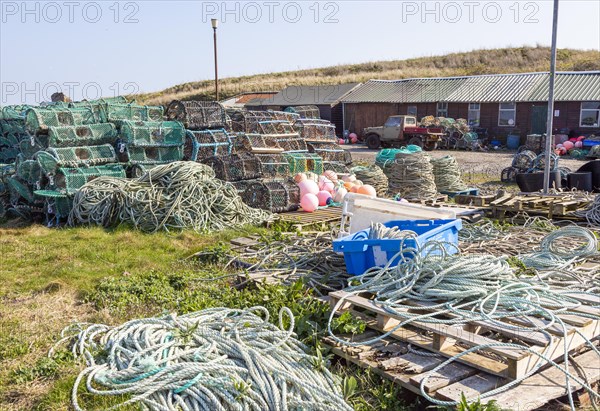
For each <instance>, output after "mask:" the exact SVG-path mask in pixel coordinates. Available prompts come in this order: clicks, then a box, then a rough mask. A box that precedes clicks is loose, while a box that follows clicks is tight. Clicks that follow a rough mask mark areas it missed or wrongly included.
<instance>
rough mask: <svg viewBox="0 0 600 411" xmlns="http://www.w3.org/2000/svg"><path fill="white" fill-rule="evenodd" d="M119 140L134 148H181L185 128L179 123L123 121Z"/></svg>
mask: <svg viewBox="0 0 600 411" xmlns="http://www.w3.org/2000/svg"><path fill="white" fill-rule="evenodd" d="M121 140H122V141H123V142H124V143H127V144H131V145H134V146H151V147H168V146H181V145H183V143H184V141H185V128H184V127H183V124H181V123H180V122H179V121H136V122H133V121H123V123H122V124H121Z"/></svg>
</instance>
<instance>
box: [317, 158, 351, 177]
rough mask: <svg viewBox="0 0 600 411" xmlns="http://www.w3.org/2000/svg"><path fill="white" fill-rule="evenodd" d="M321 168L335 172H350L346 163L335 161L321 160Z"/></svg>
mask: <svg viewBox="0 0 600 411" xmlns="http://www.w3.org/2000/svg"><path fill="white" fill-rule="evenodd" d="M323 169H324V170H331V171H335V172H336V174H350V168H348V166H347V165H346V164H344V163H338V162H336V161H323Z"/></svg>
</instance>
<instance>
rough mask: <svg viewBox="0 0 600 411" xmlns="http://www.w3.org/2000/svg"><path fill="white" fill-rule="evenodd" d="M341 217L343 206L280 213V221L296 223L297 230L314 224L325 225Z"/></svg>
mask: <svg viewBox="0 0 600 411" xmlns="http://www.w3.org/2000/svg"><path fill="white" fill-rule="evenodd" d="M341 218H342V208H341V207H327V208H322V209H318V210H316V211H315V212H312V213H306V212H304V211H292V212H288V213H281V214H279V220H280V221H284V222H288V223H292V224H294V227H295V229H296V230H302V229H303V228H305V227H308V226H312V225H325V224H328V223H331V222H334V221H340V220H341Z"/></svg>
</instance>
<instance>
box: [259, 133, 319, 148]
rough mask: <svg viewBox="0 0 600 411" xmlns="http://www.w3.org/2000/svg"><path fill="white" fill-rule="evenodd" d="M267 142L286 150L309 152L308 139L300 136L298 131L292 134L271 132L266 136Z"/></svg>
mask: <svg viewBox="0 0 600 411" xmlns="http://www.w3.org/2000/svg"><path fill="white" fill-rule="evenodd" d="M264 139H265V141H270V142H268V143H267V144H275V145H277V146H279V147H281V148H282V149H283V151H286V152H288V151H289V152H294V151H295V152H308V146H307V145H306V141H304V140H303V139H301V138H300V136H299V135H298V134H296V133H291V134H270V135H265V136H264Z"/></svg>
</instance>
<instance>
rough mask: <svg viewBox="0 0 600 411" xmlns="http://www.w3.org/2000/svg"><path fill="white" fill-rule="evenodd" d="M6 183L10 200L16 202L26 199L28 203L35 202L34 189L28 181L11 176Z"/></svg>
mask: <svg viewBox="0 0 600 411" xmlns="http://www.w3.org/2000/svg"><path fill="white" fill-rule="evenodd" d="M6 185H7V186H8V191H9V193H10V202H11V203H12V204H16V203H17V202H19V201H20V200H24V201H25V202H26V203H33V202H34V201H35V198H34V197H33V190H31V188H30V187H29V186H28V185H27V184H26V183H24V182H22V181H19V178H18V177H16V176H13V177H9V178H8V180H7V181H6Z"/></svg>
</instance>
